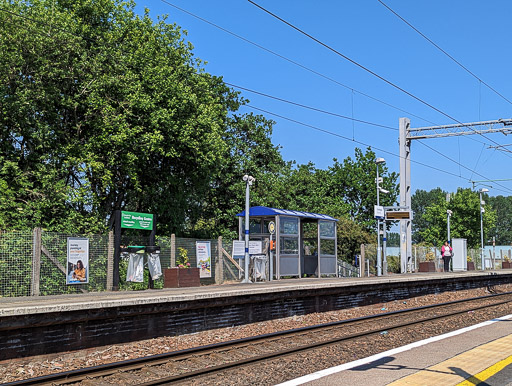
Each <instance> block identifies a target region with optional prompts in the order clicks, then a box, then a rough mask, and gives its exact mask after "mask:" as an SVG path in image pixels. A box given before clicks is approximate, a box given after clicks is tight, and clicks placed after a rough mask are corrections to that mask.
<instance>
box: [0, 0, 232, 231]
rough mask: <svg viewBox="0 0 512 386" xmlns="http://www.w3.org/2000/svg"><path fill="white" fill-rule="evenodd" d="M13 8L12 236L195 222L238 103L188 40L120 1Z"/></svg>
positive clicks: (5, 76)
mask: <svg viewBox="0 0 512 386" xmlns="http://www.w3.org/2000/svg"><path fill="white" fill-rule="evenodd" d="M4 3H5V4H3V5H4V6H5V7H7V8H8V9H9V11H10V12H11V13H6V12H2V13H1V14H0V15H1V16H0V17H1V18H2V28H3V31H2V33H1V34H0V50H1V52H2V61H1V63H0V76H1V78H0V87H1V92H2V97H3V102H2V104H1V106H0V108H1V118H0V119H1V127H2V132H1V133H0V135H1V143H2V159H1V161H2V170H1V178H2V181H1V184H2V185H4V186H5V185H7V186H8V187H9V191H8V192H7V194H4V195H3V197H2V200H1V201H0V205H2V209H3V207H6V210H5V211H4V215H3V216H2V225H3V226H16V227H24V226H26V225H29V224H30V225H32V226H33V225H34V224H38V225H43V226H46V227H51V228H54V229H55V228H57V229H58V228H62V227H64V228H66V227H73V228H75V229H76V228H79V229H85V228H91V227H93V228H94V227H95V226H96V227H97V228H98V227H99V228H101V227H102V226H104V224H105V219H106V218H107V217H108V216H109V215H110V214H111V213H112V212H113V211H114V210H116V209H130V210H134V211H147V212H154V213H158V214H159V216H160V223H161V224H165V225H164V228H166V230H168V231H176V232H179V231H183V229H184V226H185V224H187V222H194V219H196V218H198V217H199V213H200V211H201V205H202V204H203V201H204V197H205V195H206V194H207V193H208V192H209V190H210V187H211V183H212V181H213V179H214V178H215V177H216V176H218V175H219V173H220V172H221V167H220V165H221V164H222V160H223V159H224V158H225V157H226V155H227V154H228V153H229V145H228V144H227V143H226V138H225V137H224V135H225V131H226V130H225V129H226V121H227V112H228V111H229V110H230V109H236V108H237V107H238V105H239V103H240V101H239V100H238V97H237V95H236V94H235V93H233V92H232V91H230V89H229V88H227V87H226V86H225V85H224V83H223V82H222V81H221V80H220V79H219V78H216V77H213V76H211V75H209V74H207V73H205V72H204V71H203V70H202V68H201V61H200V60H199V59H196V58H194V56H193V53H192V46H191V45H190V44H189V43H187V42H186V41H185V40H184V39H183V37H182V32H181V30H180V28H179V27H178V26H176V25H173V24H168V23H166V22H165V20H164V19H162V20H160V21H159V22H157V23H154V22H153V21H152V20H151V19H150V18H149V16H148V14H147V13H146V15H144V16H143V17H138V16H135V14H134V12H133V7H134V4H133V3H125V2H120V1H117V0H116V1H109V0H103V1H93V0H79V1H57V2H54V1H47V0H36V1H30V2H28V1H21V0H16V1H13V2H9V3H6V2H4ZM18 15H20V16H18ZM4 53H5V54H4ZM170 197H172V199H169V198H170ZM18 212H20V213H22V215H21V216H18ZM22 217H24V218H25V219H26V220H25V221H26V224H25V223H24V221H23V220H21V218H22ZM89 219H91V221H89ZM54 221H56V223H55V224H54V223H53V222H54Z"/></svg>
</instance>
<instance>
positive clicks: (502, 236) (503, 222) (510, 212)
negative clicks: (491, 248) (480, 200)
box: [488, 196, 512, 245]
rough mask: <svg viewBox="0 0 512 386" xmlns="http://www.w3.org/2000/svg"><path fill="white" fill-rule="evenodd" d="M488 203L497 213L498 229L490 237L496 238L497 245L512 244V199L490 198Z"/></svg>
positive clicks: (509, 197) (503, 197) (502, 197)
mask: <svg viewBox="0 0 512 386" xmlns="http://www.w3.org/2000/svg"><path fill="white" fill-rule="evenodd" d="M488 201H489V205H491V206H492V208H493V210H494V211H495V212H496V227H495V228H494V231H491V232H490V234H489V236H495V237H496V245H510V244H512V197H511V196H506V197H505V196H496V197H489V198H488Z"/></svg>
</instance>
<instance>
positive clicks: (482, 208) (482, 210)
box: [478, 188, 489, 271]
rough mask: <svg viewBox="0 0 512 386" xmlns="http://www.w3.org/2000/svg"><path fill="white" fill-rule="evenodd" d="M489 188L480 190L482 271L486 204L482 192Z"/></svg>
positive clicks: (483, 265) (483, 268)
mask: <svg viewBox="0 0 512 386" xmlns="http://www.w3.org/2000/svg"><path fill="white" fill-rule="evenodd" d="M488 191H489V189H487V188H482V189H480V190H479V191H478V193H480V240H481V248H480V260H481V262H482V271H485V264H484V216H483V214H484V212H485V209H484V205H485V201H483V200H482V193H486V192H488Z"/></svg>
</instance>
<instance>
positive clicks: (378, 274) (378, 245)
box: [375, 163, 382, 276]
mask: <svg viewBox="0 0 512 386" xmlns="http://www.w3.org/2000/svg"><path fill="white" fill-rule="evenodd" d="M375 166H376V169H377V206H379V205H380V203H379V164H378V163H376V164H375ZM381 259H382V255H381V253H380V219H377V276H382V262H381Z"/></svg>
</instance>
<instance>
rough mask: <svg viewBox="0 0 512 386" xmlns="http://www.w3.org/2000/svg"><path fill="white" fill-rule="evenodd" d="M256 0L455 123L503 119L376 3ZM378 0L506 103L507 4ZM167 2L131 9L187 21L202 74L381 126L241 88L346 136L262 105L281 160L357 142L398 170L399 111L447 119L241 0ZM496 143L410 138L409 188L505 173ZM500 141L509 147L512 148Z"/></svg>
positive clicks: (422, 120) (316, 155) (483, 91)
mask: <svg viewBox="0 0 512 386" xmlns="http://www.w3.org/2000/svg"><path fill="white" fill-rule="evenodd" d="M255 1H256V2H257V3H258V4H259V5H261V6H262V7H264V8H266V9H268V10H269V11H271V12H273V13H275V14H277V15H278V16H280V17H282V18H283V19H285V20H287V21H288V22H290V23H292V24H294V25H295V26H297V27H299V28H300V29H302V30H304V31H305V32H307V33H309V34H310V35H313V36H314V37H315V38H317V39H318V40H320V41H322V42H323V43H325V44H326V45H329V46H330V47H332V48H334V49H335V50H337V51H338V52H340V53H342V54H343V55H346V56H347V57H349V58H351V59H352V60H354V61H356V62H358V63H360V64H361V65H363V66H365V67H367V68H368V69H370V70H371V71H373V72H375V73H377V74H379V75H380V76H381V77H383V78H385V79H387V80H389V81H390V82H392V83H394V84H396V85H398V86H399V87H401V88H403V89H405V90H407V91H408V92H409V93H411V94H413V95H415V96H416V97H418V98H420V99H422V100H424V101H425V102H427V103H429V104H431V105H433V106H435V107H436V108H437V109H439V110H441V111H443V112H444V113H446V114H447V115H449V116H451V117H453V118H455V119H456V120H457V121H459V122H476V121H484V120H495V119H500V118H512V114H511V111H512V104H511V103H510V102H508V101H507V100H505V99H503V98H502V97H500V96H499V95H497V94H495V93H494V92H493V91H491V90H489V89H488V88H487V87H486V86H485V85H484V84H481V82H480V81H479V80H477V79H475V78H474V77H473V76H471V75H470V74H468V73H467V72H466V71H464V70H463V69H462V68H460V67H459V66H458V65H457V64H455V63H454V62H453V61H451V60H450V59H449V58H448V57H447V56H445V55H444V54H443V53H441V52H440V51H439V50H438V49H437V48H435V47H434V46H432V45H431V44H430V43H429V42H427V41H426V40H425V39H424V38H423V37H421V36H420V35H418V34H417V33H416V32H415V31H413V30H412V29H411V28H410V27H408V26H407V25H406V24H405V23H404V22H402V21H401V20H400V19H398V18H397V17H396V16H395V15H393V14H392V13H391V12H390V11H389V10H388V9H386V7H384V6H383V5H382V4H381V3H380V2H379V1H378V0H358V1H335V0H324V1H312V0H310V1H305V0H280V1H271V0H255ZM383 1H384V2H385V3H386V4H387V5H388V6H389V7H390V8H392V9H393V10H394V11H395V12H397V13H398V14H399V15H400V16H402V17H403V18H404V19H406V20H407V21H408V22H409V23H411V24H412V25H413V26H414V27H416V28H417V29H418V30H420V31H421V32H422V33H423V34H425V35H426V36H428V37H429V38H430V39H431V40H433V41H434V42H435V43H436V44H437V45H439V46H440V47H442V48H443V49H444V50H445V51H447V52H448V53H449V54H450V55H452V56H453V57H454V58H456V59H457V60H458V61H459V62H460V63H462V64H463V65H464V66H465V67H466V68H468V69H469V70H471V72H473V73H474V74H475V75H477V76H478V77H479V78H480V79H481V80H483V81H484V82H485V83H487V84H489V85H491V86H492V87H493V88H494V89H496V90H497V91H498V92H499V93H500V94H502V95H503V96H505V97H506V98H507V99H508V100H512V82H511V81H510V68H511V65H510V56H511V54H510V50H509V46H510V35H511V33H510V31H509V19H510V15H512V2H509V1H506V0H494V1H486V2H483V1H476V0H469V1H468V0H451V1H445V0H428V1H427V0H416V1H405V0H383ZM166 2H168V3H171V4H173V5H174V6H177V7H179V8H182V9H184V10H186V11H188V12H190V13H192V14H194V15H196V16H198V17H201V18H203V19H206V20H208V21H210V22H211V23H214V24H216V25H218V26H220V27H222V28H223V29H225V30H228V31H230V32H231V33H233V34H236V35H239V36H241V37H243V38H245V39H247V40H250V41H251V42H253V43H255V44H257V45H260V46H262V47H264V48H265V49H267V50H270V51H273V52H275V53H277V54H279V55H281V56H284V57H286V58H288V59H289V60H291V61H294V62H296V63H299V64H300V65H301V66H304V67H307V68H308V69H309V70H306V69H304V68H302V67H300V66H297V65H295V64H292V63H290V61H287V60H285V59H283V58H280V57H278V56H276V55H273V54H271V53H269V52H268V51H265V50H263V49H261V48H258V47H256V46H255V45H252V44H250V43H248V42H246V41H243V40H241V39H239V38H237V37H235V36H233V35H231V34H229V33H227V32H225V31H222V30H220V29H218V28H216V27H214V26H212V25H210V24H208V23H206V22H204V21H201V20H199V19H197V18H195V17H194V16H191V15H190V14H187V13H185V12H183V11H181V10H178V9H177V8H175V7H173V6H171V5H169V4H166ZM166 2H164V1H161V0H138V1H137V8H136V10H137V11H138V12H139V13H142V12H143V9H144V8H145V7H147V8H149V9H150V14H151V16H152V17H153V18H156V16H157V15H162V14H168V15H169V18H168V20H167V21H168V22H169V23H176V24H178V25H179V26H181V27H182V28H183V29H185V30H187V31H188V36H187V40H188V41H190V42H191V43H192V44H193V45H194V53H195V55H196V56H197V57H199V58H201V59H202V60H204V61H206V62H208V63H207V64H206V65H205V70H206V71H207V72H209V73H212V74H214V75H218V76H222V77H223V79H224V81H225V82H227V83H231V84H234V85H237V86H241V87H245V88H247V89H252V90H255V91H258V92H261V93H265V94H269V95H272V96H275V97H278V98H282V99H286V100H289V101H293V102H296V103H299V104H303V105H307V106H311V107H314V108H317V109H321V110H326V111H329V112H332V113H335V114H339V115H344V116H348V117H353V118H355V119H358V120H362V121H366V122H372V123H377V124H379V125H383V126H387V127H389V128H383V127H377V126H373V125H368V124H364V123H360V122H353V121H351V120H347V119H341V118H338V117H334V116H329V115H326V114H321V113H319V112H314V111H311V110H308V109H304V108H300V107H297V106H293V105H290V104H286V103H283V102H279V101H276V100H273V99H269V98H266V97H263V96H260V95H257V94H253V93H251V92H248V91H243V93H242V94H243V96H244V97H246V98H247V99H249V100H250V105H251V106H253V107H256V108H260V109H264V110H266V111H268V112H272V113H275V114H279V115H281V116H284V117H288V118H290V119H293V120H296V121H299V122H302V123H304V124H307V125H311V126H315V127H317V128H320V129H322V130H327V131H330V132H333V133H336V134H338V135H339V136H343V137H346V139H343V138H340V137H337V136H333V135H329V134H326V133H322V132H320V131H317V130H314V129H311V128H309V127H305V126H303V125H300V124H298V123H294V122H291V121H289V120H286V119H283V118H279V117H277V116H275V115H272V114H270V113H262V114H263V115H265V116H266V117H267V118H269V119H272V120H274V121H275V122H276V124H275V126H274V132H273V136H272V139H273V142H274V144H276V145H280V146H282V149H281V152H282V154H283V157H284V159H285V160H296V161H297V162H298V163H307V162H309V161H311V162H313V163H314V164H315V165H316V166H317V167H319V168H327V167H328V166H329V165H331V164H332V160H333V158H337V159H339V160H342V159H344V158H346V157H347V156H350V157H353V156H354V148H355V147H359V148H363V149H365V148H366V147H367V146H366V145H370V146H372V149H373V150H374V151H375V152H376V154H377V156H378V157H383V158H385V159H386V161H387V166H388V167H389V169H390V171H396V172H398V171H399V158H398V157H397V156H393V155H392V154H395V155H398V152H399V147H398V122H399V118H400V117H409V118H410V119H411V126H412V127H424V126H432V125H445V124H451V123H455V122H454V121H453V120H451V119H450V118H448V117H446V116H445V115H443V114H440V113H439V112H437V111H435V110H433V109H432V108H430V107H428V106H426V105H424V104H422V103H420V102H419V101H417V100H415V99H413V98H411V97H410V96H408V95H406V94H404V93H402V92H400V91H399V90H397V89H395V88H393V87H392V86H390V85H388V84H386V83H385V82H383V81H382V80H380V79H378V78H377V77H375V76H373V75H371V74H369V73H368V72H366V71H364V70H362V69H361V68H358V67H357V66H355V65H354V64H352V63H350V62H349V61H347V60H345V59H343V58H341V57H340V56H338V55H336V54H335V53H333V52H331V51H329V50H328V49H326V48H325V47H322V46H321V45H319V44H318V43H315V42H314V41H313V40H311V39H309V38H307V37H306V36H304V35H302V34H300V33H299V32H297V31H295V30H293V29H292V28H290V27H288V26H286V25H285V24H284V23H282V22H280V21H278V20H277V19H275V18H273V17H272V16H270V15H268V14H267V13H265V12H263V11H262V10H260V9H258V8H257V7H256V6H254V5H252V4H251V3H250V2H249V1H247V0H222V1H211V0H166ZM314 72H316V73H319V74H322V76H320V75H318V74H315V73H314ZM327 78H329V79H327ZM342 85H344V86H342ZM377 100H378V101H377ZM389 105H392V106H394V107H390V106H389ZM242 111H243V112H250V111H253V112H255V113H261V112H260V111H258V110H255V109H254V108H251V107H244V108H243V109H242ZM393 128H394V129H396V130H393ZM356 141H357V142H356ZM494 142H496V143H499V144H502V145H505V144H511V143H512V138H508V137H506V136H505V135H503V134H491V135H487V136H486V138H484V137H481V136H477V135H472V136H465V137H455V138H442V139H429V140H425V141H424V142H423V144H422V143H419V142H418V141H413V143H412V152H411V159H412V161H413V163H412V167H411V182H412V190H413V191H415V190H416V189H425V190H430V189H433V188H436V187H441V188H442V189H444V190H447V191H455V190H456V189H457V188H458V187H463V188H469V187H471V184H470V183H469V182H468V180H497V179H499V180H501V179H509V178H511V179H512V173H511V170H512V168H511V165H512V153H505V152H503V151H498V150H496V149H492V148H489V146H491V145H492V146H494V145H495V143H494ZM425 145H428V146H430V147H433V148H435V149H436V150H437V151H439V152H441V153H443V154H446V155H448V156H449V157H450V158H452V159H454V160H456V161H457V162H459V163H460V164H461V165H463V166H464V167H466V168H468V169H470V170H468V169H465V168H464V167H463V166H460V165H458V164H457V163H454V162H451V161H449V160H447V159H446V158H444V157H442V156H441V155H439V154H437V153H435V152H434V151H432V150H431V149H429V148H428V147H427V146H425ZM509 149H511V150H512V146H511V147H509ZM414 161H418V162H420V163H422V164H426V165H420V164H417V163H414ZM438 169H440V170H444V171H447V172H449V174H446V173H443V172H441V171H440V170H438ZM473 171H474V172H473ZM485 185H490V186H492V188H489V189H490V192H489V193H490V194H491V195H500V194H501V195H505V196H508V195H510V194H511V193H512V181H495V182H487V183H485Z"/></svg>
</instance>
